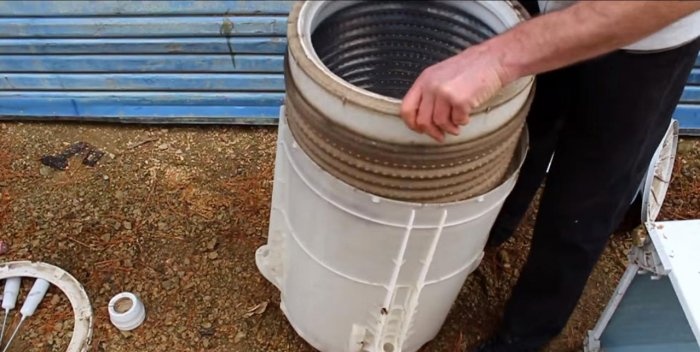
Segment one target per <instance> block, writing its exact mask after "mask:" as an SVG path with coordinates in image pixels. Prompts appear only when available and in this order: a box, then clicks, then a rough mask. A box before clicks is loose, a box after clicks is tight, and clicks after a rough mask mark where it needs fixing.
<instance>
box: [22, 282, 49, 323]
mask: <svg viewBox="0 0 700 352" xmlns="http://www.w3.org/2000/svg"><path fill="white" fill-rule="evenodd" d="M50 286H51V284H50V283H49V282H48V281H46V280H44V279H36V281H34V285H33V286H32V289H31V290H30V291H29V294H28V295H27V299H26V300H25V301H24V304H22V309H20V313H22V317H23V318H24V317H31V316H32V315H34V312H35V311H36V308H37V307H38V306H39V303H41V301H42V300H43V299H44V296H45V295H46V292H47V291H48V290H49V287H50Z"/></svg>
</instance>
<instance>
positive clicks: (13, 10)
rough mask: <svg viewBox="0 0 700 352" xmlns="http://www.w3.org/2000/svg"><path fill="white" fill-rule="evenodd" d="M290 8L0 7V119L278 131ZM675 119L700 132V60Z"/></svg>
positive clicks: (241, 4)
mask: <svg viewBox="0 0 700 352" xmlns="http://www.w3.org/2000/svg"><path fill="white" fill-rule="evenodd" d="M292 3H293V1H291V0H285V1H271V0H270V1H268V0H266V1H244V0H239V1H235V0H233V1H129V0H119V1H0V75H1V76H2V77H0V118H17V119H42V120H48V119H68V120H102V121H104V120H106V121H122V122H150V123H235V124H274V123H276V122H277V114H278V108H279V105H280V104H281V103H282V100H283V97H284V77H283V73H282V72H283V53H284V51H285V49H286V21H287V13H288V12H289V9H290V8H291V6H292ZM696 66H697V68H696V69H695V70H694V71H693V73H692V74H691V76H690V78H689V81H688V86H687V87H686V90H685V92H684V94H683V98H682V101H681V104H680V105H679V106H678V109H677V111H676V115H675V117H676V118H678V119H679V120H680V122H681V129H682V130H683V132H684V133H697V134H700V58H699V59H698V61H697V62H696Z"/></svg>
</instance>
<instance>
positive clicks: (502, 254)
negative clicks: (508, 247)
mask: <svg viewBox="0 0 700 352" xmlns="http://www.w3.org/2000/svg"><path fill="white" fill-rule="evenodd" d="M498 259H499V260H500V261H501V264H502V265H503V267H504V268H510V257H509V256H508V252H506V251H505V250H503V249H502V250H500V251H499V252H498Z"/></svg>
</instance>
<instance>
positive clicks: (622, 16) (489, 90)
mask: <svg viewBox="0 0 700 352" xmlns="http://www.w3.org/2000/svg"><path fill="white" fill-rule="evenodd" d="M698 10H700V1H655V0H652V1H579V2H577V3H576V4H574V5H572V6H570V7H569V8H566V9H564V10H561V11H555V12H552V13H548V14H545V15H542V16H539V17H536V18H534V19H531V20H528V21H525V22H524V23H521V24H519V25H517V26H515V27H514V28H512V29H510V30H509V31H506V32H505V33H502V34H500V35H497V36H495V37H493V38H491V39H489V40H487V41H485V42H483V43H481V44H479V45H475V46H473V47H470V48H468V49H467V50H465V51H463V52H462V53H460V54H458V55H456V56H453V57H451V58H449V59H447V60H445V61H442V62H440V63H438V64H435V65H433V66H431V67H429V68H427V69H426V70H425V71H424V72H423V73H422V74H421V75H420V77H419V78H418V79H417V80H416V82H415V83H414V85H413V86H412V87H411V89H410V90H409V91H408V93H407V94H406V96H405V97H404V100H403V104H402V107H401V116H402V117H403V119H404V120H405V122H406V124H407V125H408V126H409V127H410V128H411V129H413V130H415V131H418V132H422V133H428V134H429V135H430V136H432V137H433V138H435V139H436V140H438V141H442V140H443V138H444V133H451V134H455V135H456V134H457V133H458V132H459V128H458V126H459V125H465V124H467V123H468V121H469V115H470V113H471V111H472V110H473V109H475V108H476V107H478V106H479V105H480V104H482V103H484V102H485V101H487V100H488V99H489V98H491V97H492V96H493V95H494V94H495V93H496V92H497V91H498V90H499V89H501V88H502V87H503V86H505V85H507V84H509V83H511V82H513V81H514V80H516V79H518V78H519V77H522V76H526V75H532V74H539V73H542V72H547V71H551V70H555V69H558V68H561V67H564V66H569V65H571V64H574V63H577V62H580V61H583V60H586V59H590V58H593V57H596V56H599V55H602V54H606V53H608V52H611V51H614V50H617V49H619V48H621V47H624V46H626V45H629V44H632V43H634V42H636V41H638V40H640V39H642V38H644V37H646V36H648V35H650V34H652V33H654V32H656V31H658V30H660V29H662V28H663V27H665V26H667V25H669V24H671V23H673V22H675V21H676V20H678V19H680V18H682V17H685V16H687V15H689V14H692V13H693V12H695V11H698Z"/></svg>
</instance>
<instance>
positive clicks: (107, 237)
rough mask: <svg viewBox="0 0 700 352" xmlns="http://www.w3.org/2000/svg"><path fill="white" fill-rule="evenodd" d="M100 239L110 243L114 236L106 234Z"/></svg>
mask: <svg viewBox="0 0 700 352" xmlns="http://www.w3.org/2000/svg"><path fill="white" fill-rule="evenodd" d="M100 239H101V240H102V242H109V240H111V239H112V235H110V234H109V233H106V234H104V235H102V236H100Z"/></svg>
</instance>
